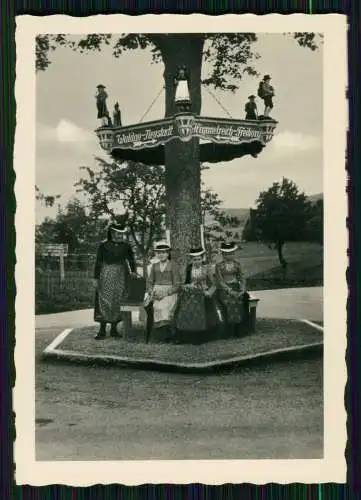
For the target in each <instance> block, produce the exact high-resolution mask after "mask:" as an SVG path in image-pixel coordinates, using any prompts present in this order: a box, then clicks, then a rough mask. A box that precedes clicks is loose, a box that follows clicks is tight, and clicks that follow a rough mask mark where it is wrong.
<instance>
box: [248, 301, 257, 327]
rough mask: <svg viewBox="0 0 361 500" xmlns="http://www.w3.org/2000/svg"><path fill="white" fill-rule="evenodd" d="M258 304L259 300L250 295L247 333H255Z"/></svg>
mask: <svg viewBox="0 0 361 500" xmlns="http://www.w3.org/2000/svg"><path fill="white" fill-rule="evenodd" d="M258 302H259V299H257V298H256V297H253V296H252V295H250V297H249V322H248V325H247V326H248V331H249V333H255V331H256V320H257V306H258Z"/></svg>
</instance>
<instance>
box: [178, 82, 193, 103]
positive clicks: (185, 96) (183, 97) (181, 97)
mask: <svg viewBox="0 0 361 500" xmlns="http://www.w3.org/2000/svg"><path fill="white" fill-rule="evenodd" d="M189 99H190V97H189V89H188V81H187V80H179V81H178V83H177V89H176V92H175V102H184V101H189Z"/></svg>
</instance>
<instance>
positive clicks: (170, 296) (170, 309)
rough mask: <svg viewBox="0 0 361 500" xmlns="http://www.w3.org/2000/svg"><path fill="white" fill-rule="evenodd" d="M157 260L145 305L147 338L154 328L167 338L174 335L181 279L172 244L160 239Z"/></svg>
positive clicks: (156, 248)
mask: <svg viewBox="0 0 361 500" xmlns="http://www.w3.org/2000/svg"><path fill="white" fill-rule="evenodd" d="M154 250H155V254H156V257H157V261H156V262H153V263H152V264H151V265H150V267H149V271H148V277H147V285H146V294H145V298H144V306H145V309H146V312H147V340H149V337H150V335H151V332H152V330H155V329H157V330H158V332H157V333H158V335H157V336H159V334H160V332H159V331H160V330H162V332H161V336H162V338H164V339H165V340H166V339H167V338H170V337H171V335H172V324H173V316H174V311H175V307H176V303H177V291H178V286H179V279H178V275H177V272H176V268H175V266H174V265H173V262H172V260H171V258H170V251H171V247H170V245H169V244H168V243H167V242H165V241H159V242H157V243H156V244H155V247H154Z"/></svg>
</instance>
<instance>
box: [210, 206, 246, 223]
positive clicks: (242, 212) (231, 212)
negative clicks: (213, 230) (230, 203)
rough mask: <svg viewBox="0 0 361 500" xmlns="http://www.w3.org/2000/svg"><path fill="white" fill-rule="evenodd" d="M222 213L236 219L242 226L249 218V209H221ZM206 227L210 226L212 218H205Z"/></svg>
mask: <svg viewBox="0 0 361 500" xmlns="http://www.w3.org/2000/svg"><path fill="white" fill-rule="evenodd" d="M221 210H222V212H224V213H226V214H227V215H228V216H230V217H238V218H239V219H240V222H241V225H243V224H244V223H245V222H246V220H247V219H248V217H249V208H223V207H222V208H221ZM205 222H206V225H207V224H212V222H213V217H206V221H205Z"/></svg>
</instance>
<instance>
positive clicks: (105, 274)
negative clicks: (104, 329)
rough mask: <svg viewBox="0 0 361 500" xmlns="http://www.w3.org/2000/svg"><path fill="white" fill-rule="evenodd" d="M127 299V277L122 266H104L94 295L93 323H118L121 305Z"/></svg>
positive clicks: (120, 315)
mask: <svg viewBox="0 0 361 500" xmlns="http://www.w3.org/2000/svg"><path fill="white" fill-rule="evenodd" d="M126 298H127V275H126V270H125V266H124V265H123V264H111V265H107V264H104V265H103V267H102V270H101V273H100V279H99V286H98V290H97V291H96V294H95V307H94V321H97V322H104V323H118V322H119V321H121V319H122V314H121V312H120V306H121V303H122V302H123V301H124V300H126Z"/></svg>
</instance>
